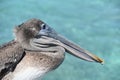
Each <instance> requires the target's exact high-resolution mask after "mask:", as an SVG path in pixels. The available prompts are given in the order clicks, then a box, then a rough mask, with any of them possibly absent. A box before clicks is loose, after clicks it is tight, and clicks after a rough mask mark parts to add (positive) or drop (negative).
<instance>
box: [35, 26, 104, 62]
mask: <svg viewBox="0 0 120 80" xmlns="http://www.w3.org/2000/svg"><path fill="white" fill-rule="evenodd" d="M39 35H41V38H39V40H38V41H37V40H35V41H37V42H38V43H41V44H43V43H45V44H46V43H47V44H54V45H59V46H62V47H64V49H65V51H66V52H68V53H70V54H72V55H74V56H76V57H78V58H81V59H83V60H86V61H91V62H98V63H103V60H102V59H100V58H99V57H97V56H96V55H94V54H92V53H90V52H88V51H87V50H84V49H82V48H81V47H79V46H78V45H76V44H75V43H73V42H71V41H69V40H67V39H66V38H64V37H62V36H61V35H59V34H57V33H56V32H55V31H54V29H52V28H51V27H49V26H48V25H46V29H42V30H40V32H39ZM42 36H43V37H44V38H42ZM45 37H46V39H45ZM40 39H41V41H40ZM42 39H44V40H42ZM47 40H48V41H47ZM45 41H46V42H45Z"/></svg>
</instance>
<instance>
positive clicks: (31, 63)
mask: <svg viewBox="0 0 120 80" xmlns="http://www.w3.org/2000/svg"><path fill="white" fill-rule="evenodd" d="M14 34H15V39H14V40H12V41H10V42H8V43H7V44H4V45H2V46H1V47H0V80H36V79H38V78H39V79H41V78H42V76H44V75H45V74H46V73H48V72H49V71H52V70H54V69H56V68H57V67H58V66H59V65H60V64H61V63H62V62H63V60H64V57H65V52H68V53H70V54H72V55H74V56H76V57H78V58H80V59H83V60H86V61H90V62H98V63H102V62H103V60H102V59H100V58H99V57H97V56H95V55H93V54H91V53H90V52H88V51H86V50H84V49H82V48H80V47H79V46H78V45H76V44H74V43H73V42H71V41H69V40H67V39H66V38H64V37H62V36H61V35H60V34H58V33H57V32H56V31H55V30H54V29H52V28H51V27H49V26H48V25H47V24H46V23H44V22H43V21H41V20H39V19H30V20H28V21H26V22H25V23H22V24H20V25H18V26H16V27H15V28H14Z"/></svg>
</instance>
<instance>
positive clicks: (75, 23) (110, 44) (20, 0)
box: [0, 0, 120, 80]
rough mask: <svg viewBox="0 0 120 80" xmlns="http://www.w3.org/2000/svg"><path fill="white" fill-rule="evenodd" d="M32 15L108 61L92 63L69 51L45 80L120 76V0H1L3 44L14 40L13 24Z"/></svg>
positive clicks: (101, 79) (111, 79) (102, 79)
mask: <svg viewBox="0 0 120 80" xmlns="http://www.w3.org/2000/svg"><path fill="white" fill-rule="evenodd" d="M31 18H38V19H41V20H43V21H45V22H46V23H47V24H48V25H50V26H51V27H53V28H54V29H55V30H56V31H57V32H59V33H60V34H62V35H64V36H65V37H67V38H68V39H70V40H72V41H74V42H75V43H77V44H78V45H80V46H81V47H83V48H85V49H87V50H89V51H91V52H93V53H94V54H96V55H98V56H99V57H101V58H103V59H104V61H105V64H104V65H100V64H97V63H90V62H86V61H83V60H80V59H78V58H75V57H73V56H71V55H69V54H67V53H66V58H65V60H64V62H63V64H62V65H61V66H60V67H59V68H58V69H56V70H55V71H53V72H50V73H49V74H47V75H46V76H45V77H44V78H43V80H120V1H119V0H0V44H3V43H5V42H8V41H10V40H12V39H13V38H14V36H13V33H12V31H13V28H14V27H15V26H16V25H18V24H21V23H22V22H24V21H26V20H28V19H31Z"/></svg>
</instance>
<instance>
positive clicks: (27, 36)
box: [14, 19, 103, 63]
mask: <svg viewBox="0 0 120 80" xmlns="http://www.w3.org/2000/svg"><path fill="white" fill-rule="evenodd" d="M14 33H15V36H16V38H17V41H18V42H20V43H21V45H22V46H23V48H25V49H27V50H36V51H48V50H53V48H49V46H55V45H58V46H61V47H63V48H64V49H65V51H66V52H68V53H70V54H72V55H74V56H76V57H78V58H80V59H83V60H86V61H90V62H98V63H103V60H102V59H100V58H99V57H97V56H95V55H94V54H92V53H90V52H88V51H87V50H84V49H82V48H81V47H79V46H78V45H76V44H75V43H73V42H71V41H70V40H67V39H66V38H64V37H62V36H61V35H60V34H58V33H57V32H56V31H55V30H54V29H52V28H51V27H49V26H48V25H47V24H46V23H44V22H43V21H41V20H39V19H31V20H29V21H27V22H25V23H23V24H21V25H19V26H17V27H16V28H15V30H14Z"/></svg>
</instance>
